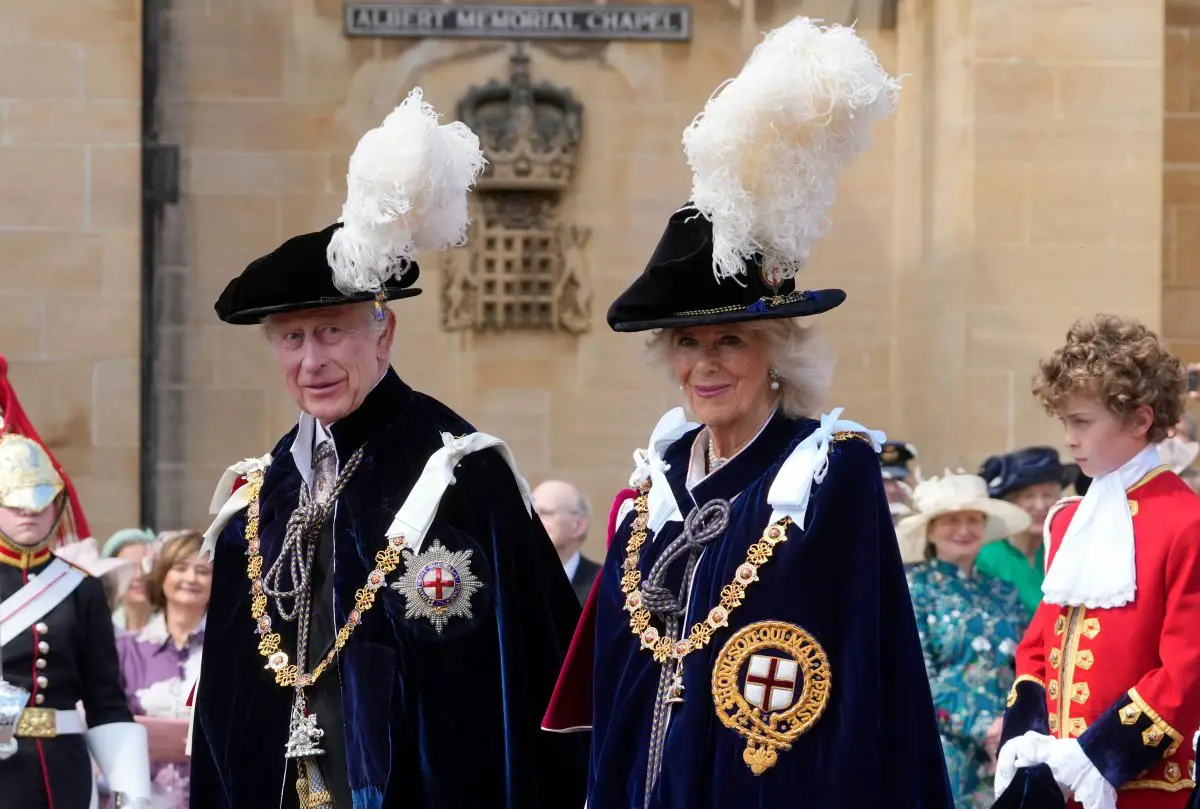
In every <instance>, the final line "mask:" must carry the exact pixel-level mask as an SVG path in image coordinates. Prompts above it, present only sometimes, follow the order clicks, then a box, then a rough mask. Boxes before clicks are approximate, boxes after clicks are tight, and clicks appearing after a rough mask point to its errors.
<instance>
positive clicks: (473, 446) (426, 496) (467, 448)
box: [386, 433, 533, 553]
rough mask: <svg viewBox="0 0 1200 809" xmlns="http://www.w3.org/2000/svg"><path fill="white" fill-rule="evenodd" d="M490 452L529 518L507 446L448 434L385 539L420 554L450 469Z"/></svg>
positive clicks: (528, 503)
mask: <svg viewBox="0 0 1200 809" xmlns="http://www.w3.org/2000/svg"><path fill="white" fill-rule="evenodd" d="M485 449H494V450H496V452H498V453H500V457H502V458H503V459H504V460H505V462H506V463H507V464H508V466H509V468H510V469H512V473H513V477H514V478H515V479H516V482H517V488H518V489H519V490H520V492H521V499H522V500H523V501H524V502H525V510H526V511H527V512H529V514H530V516H532V515H533V506H532V503H533V500H532V498H531V496H530V491H529V483H528V482H526V480H525V478H524V477H522V476H521V473H520V472H519V471H517V461H516V459H515V458H513V454H512V451H511V450H510V449H509V448H508V445H507V444H505V443H504V442H503V441H501V440H500V439H499V438H496V437H495V436H493V435H488V434H487V433H471V434H470V435H465V436H460V437H457V438H456V437H454V436H452V435H450V433H442V448H441V449H439V450H437V451H436V452H434V453H433V455H431V456H429V460H428V461H426V462H425V469H424V470H422V472H421V477H419V478H418V479H417V482H416V484H415V485H414V486H413V487H412V490H411V491H410V492H409V493H408V497H406V498H405V500H404V504H403V505H402V506H400V510H399V511H397V512H396V517H395V519H393V520H392V524H391V526H389V527H388V530H387V534H386V536H387V537H388V538H392V537H400V536H402V537H404V539H405V547H407V548H408V549H409V550H411V551H412V552H413V553H420V552H421V548H422V547H423V546H424V544H425V535H426V534H428V533H429V528H430V526H432V525H433V518H434V517H435V516H436V515H437V510H438V506H439V505H440V504H441V502H442V496H443V495H444V494H445V493H446V489H447V488H449V486H450V485H451V484H453V483H454V468H455V467H456V466H458V464H459V463H460V462H461V461H462V459H463V458H465V457H466V456H468V455H470V454H471V453H473V452H479V451H480V450H485Z"/></svg>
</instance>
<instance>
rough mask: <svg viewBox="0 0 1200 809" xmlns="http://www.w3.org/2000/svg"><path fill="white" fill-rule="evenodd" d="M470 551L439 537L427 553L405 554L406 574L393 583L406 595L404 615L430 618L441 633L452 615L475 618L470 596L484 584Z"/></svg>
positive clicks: (411, 617) (395, 588)
mask: <svg viewBox="0 0 1200 809" xmlns="http://www.w3.org/2000/svg"><path fill="white" fill-rule="evenodd" d="M471 553H472V552H471V551H449V550H446V548H445V547H443V546H442V543H441V542H439V541H438V540H436V539H435V540H434V541H433V544H432V545H430V546H429V550H427V551H425V552H424V553H419V554H413V553H405V554H404V573H403V574H402V575H401V576H400V578H399V580H398V581H396V582H395V583H394V584H392V585H391V587H392V589H393V590H396V591H397V592H399V593H400V594H401V595H403V596H404V617H405V618H408V619H410V620H411V619H413V618H424V619H426V620H428V621H429V622H430V623H431V624H433V628H434V629H435V630H437V632H438V634H439V635H440V634H441V633H442V630H443V629H445V628H446V624H447V623H448V622H449V621H450V619H451V618H466V619H468V620H469V619H471V618H473V617H474V615H473V614H472V612H471V596H473V595H475V592H476V591H477V590H479V589H480V588H481V587H483V586H484V585H483V582H481V581H480V580H479V578H478V577H477V576H475V574H474V573H472V572H471Z"/></svg>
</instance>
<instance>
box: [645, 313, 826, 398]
mask: <svg viewBox="0 0 1200 809" xmlns="http://www.w3.org/2000/svg"><path fill="white" fill-rule="evenodd" d="M736 325H738V326H740V327H741V328H744V329H746V330H748V331H751V332H754V333H755V334H756V335H757V336H758V337H759V338H760V339H761V340H762V343H763V345H764V346H765V347H766V352H767V359H768V362H769V365H770V368H771V370H773V371H774V372H775V374H776V375H777V376H778V378H779V384H780V389H779V394H780V408H781V409H782V410H783V413H784V415H786V416H788V417H790V418H810V417H812V416H815V415H816V414H817V413H819V412H820V411H821V406H822V405H823V404H824V403H825V399H826V397H827V396H828V395H829V388H830V386H831V385H832V384H833V369H834V366H835V365H837V356H836V355H835V354H834V351H833V348H832V347H831V346H830V345H829V342H828V341H827V340H826V339H825V335H824V333H823V332H822V331H821V330H820V329H819V328H818V327H817V326H814V325H806V324H804V323H801V322H800V319H799V318H776V319H774V320H750V321H745V322H742V323H739V324H736ZM677 331H679V330H678V329H659V330H658V331H655V332H654V336H652V337H651V338H650V341H649V342H648V343H647V344H646V356H647V359H648V360H649V361H650V363H651V364H652V365H657V366H661V367H664V368H666V369H667V371H668V373H670V365H671V363H670V351H671V338H672V336H673V335H674V334H675V333H676V332H677Z"/></svg>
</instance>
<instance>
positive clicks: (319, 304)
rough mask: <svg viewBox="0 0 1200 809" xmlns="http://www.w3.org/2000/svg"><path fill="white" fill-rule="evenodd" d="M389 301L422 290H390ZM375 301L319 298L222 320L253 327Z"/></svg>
mask: <svg viewBox="0 0 1200 809" xmlns="http://www.w3.org/2000/svg"><path fill="white" fill-rule="evenodd" d="M386 293H387V299H388V300H389V301H398V300H401V299H402V298H415V297H416V296H418V295H420V294H421V290H420V289H414V288H412V287H409V288H408V289H390V290H386ZM373 300H375V296H374V295H372V294H370V293H366V292H364V293H363V294H361V295H339V296H333V297H323V298H317V299H315V300H311V301H293V302H291V303H281V304H276V305H274V306H260V307H257V308H254V309H242V310H240V311H237V312H232V313H230V314H229V315H227V316H226V317H224V318H222V320H224V321H225V322H226V323H229V324H231V325H234V326H253V325H255V324H258V323H262V322H263V321H264V320H266V319H267V318H268V317H269V316H271V315H279V314H283V313H284V312H300V311H303V310H305V309H325V308H327V307H330V306H344V305H346V304H350V303H366V302H368V301H373Z"/></svg>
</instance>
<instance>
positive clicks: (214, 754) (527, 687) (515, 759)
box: [191, 369, 586, 809]
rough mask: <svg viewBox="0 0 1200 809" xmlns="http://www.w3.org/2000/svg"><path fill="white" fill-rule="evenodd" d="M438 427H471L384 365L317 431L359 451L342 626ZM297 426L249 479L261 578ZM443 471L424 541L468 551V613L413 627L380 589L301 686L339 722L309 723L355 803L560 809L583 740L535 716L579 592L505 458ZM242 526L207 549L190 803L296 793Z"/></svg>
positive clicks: (340, 534)
mask: <svg viewBox="0 0 1200 809" xmlns="http://www.w3.org/2000/svg"><path fill="white" fill-rule="evenodd" d="M443 432H446V433H451V434H452V435H462V434H464V433H470V432H473V428H472V427H471V426H470V425H469V424H467V423H466V422H465V421H464V420H463V419H461V418H460V417H459V416H457V415H456V414H454V413H453V412H451V411H450V410H449V409H448V408H446V407H445V406H444V405H442V404H440V403H438V402H437V401H435V400H433V399H431V398H430V397H428V396H425V395H423V394H420V393H418V392H416V391H413V390H412V389H411V388H409V387H408V386H407V385H406V384H404V383H403V382H402V381H401V380H400V378H399V377H398V376H397V375H396V374H395V372H394V371H392V370H390V369H389V371H388V372H387V374H386V376H385V377H384V378H383V380H382V381H381V382H380V383H379V384H378V385H377V386H376V388H375V389H374V390H373V391H372V392H371V393H370V394H369V395H368V397H367V398H366V400H365V401H364V402H363V404H362V406H361V407H360V408H359V409H358V410H356V411H355V412H354V413H352V414H351V415H349V416H347V417H346V418H344V419H342V420H340V421H338V422H336V423H334V424H333V425H332V426H331V427H330V433H331V434H332V438H333V440H334V444H335V446H336V448H337V457H339V458H341V459H343V460H344V459H347V458H349V457H350V456H351V455H352V454H353V453H354V451H355V450H356V449H358V448H359V447H360V446H365V452H364V454H363V458H362V463H361V466H360V467H359V468H358V470H357V471H356V472H355V473H354V475H353V476H352V477H351V478H350V480H349V483H348V485H347V486H346V487H345V489H344V490H343V491H342V492H341V494H340V495H339V496H338V499H337V501H336V511H335V514H334V516H333V517H331V521H332V522H333V524H334V527H333V532H334V548H333V560H332V578H333V585H332V596H333V614H334V616H335V617H336V621H337V625H338V626H339V627H340V626H342V625H343V624H344V622H345V621H346V616H347V613H348V612H349V610H350V609H351V608H352V606H353V604H354V596H355V591H356V590H358V588H360V587H362V586H363V585H364V582H365V581H366V578H367V574H368V573H369V572H370V571H371V569H372V568H373V567H374V558H375V554H376V553H377V552H378V551H379V550H381V549H382V548H383V547H384V546H385V543H386V540H385V532H386V531H387V529H388V527H389V525H390V523H391V521H392V519H393V517H394V516H395V514H396V511H397V509H398V508H399V507H400V505H401V504H402V503H403V502H404V500H405V498H406V496H407V495H408V493H409V490H410V489H411V488H412V486H413V484H414V483H415V482H416V480H417V478H418V477H419V476H420V474H421V471H422V469H423V468H424V466H425V463H426V461H427V460H428V459H429V457H430V455H431V454H432V453H433V452H434V451H435V450H437V449H439V448H441V447H442V438H441V433H443ZM296 433H297V431H296V430H295V429H293V430H292V432H291V433H289V434H288V435H287V436H285V437H284V438H283V439H282V440H281V441H280V442H279V444H278V445H277V446H276V447H275V449H274V451H273V453H272V455H273V456H274V459H275V460H274V462H273V463H272V465H271V466H270V468H269V469H268V470H267V473H266V476H265V478H264V480H263V485H262V489H261V494H260V501H259V502H260V533H259V535H260V539H261V549H262V550H261V553H262V557H263V562H264V565H263V569H264V570H267V569H269V568H270V566H271V564H272V562H274V560H275V559H276V557H277V556H278V554H279V551H280V546H281V543H282V540H283V535H284V528H285V526H286V524H287V521H288V518H289V516H290V515H291V513H292V511H293V510H294V509H295V507H296V505H297V501H298V497H299V493H300V488H301V486H302V485H304V484H303V483H302V479H301V476H300V473H299V472H298V470H297V468H296V464H295V462H294V461H293V458H292V455H291V452H290V448H291V445H292V442H293V440H294V439H295V437H296ZM455 479H456V482H455V483H454V484H453V485H451V486H450V487H449V488H448V489H447V491H446V493H445V496H444V497H443V498H442V501H441V505H440V507H439V510H438V512H437V516H436V519H435V520H434V522H433V526H432V528H431V529H430V531H429V533H428V536H427V538H426V544H425V547H426V548H428V547H429V546H430V544H431V543H433V542H434V541H435V540H436V541H438V542H440V543H441V544H442V545H443V546H445V548H447V549H448V550H450V551H464V550H466V551H470V552H471V573H473V574H474V575H475V576H476V577H478V579H479V580H480V581H481V582H482V585H483V586H482V588H480V589H479V590H478V591H476V592H475V593H474V594H473V595H472V601H471V607H472V615H471V616H470V617H469V618H468V617H453V618H451V619H450V620H449V622H448V623H447V624H446V626H445V628H444V630H443V631H442V632H441V633H438V632H437V631H436V630H435V628H434V626H433V625H432V624H431V622H430V621H429V620H427V619H423V618H420V617H417V618H411V619H410V618H406V617H405V601H404V596H403V595H402V594H400V593H398V592H396V591H394V590H392V589H391V588H390V587H386V586H385V587H383V588H381V589H380V590H378V591H377V594H376V602H375V605H374V606H373V608H372V609H371V610H370V611H369V612H367V613H365V615H364V617H363V620H362V622H361V624H360V625H359V627H358V628H357V630H356V631H355V632H354V633H353V634H352V635H351V636H350V640H349V643H348V644H347V645H346V646H345V648H344V649H343V650H342V651H341V652H340V653H339V655H338V657H337V658H336V664H335V665H333V666H331V667H330V669H329V670H328V671H327V672H326V673H325V674H324V675H323V677H322V678H321V681H319V682H318V683H317V684H316V686H314V689H315V688H321V687H323V686H326V687H330V686H332V687H340V706H339V707H340V709H341V710H340V713H341V716H340V717H336V716H335V717H332V718H331V717H328V716H318V722H319V724H322V725H326V726H327V725H328V723H329V722H330V721H339V722H340V731H341V732H339V733H338V734H336V735H337V736H338V737H342V742H339V746H342V744H344V762H342V765H343V766H344V770H343V771H342V773H341V774H340V778H330V780H331V781H335V782H336V781H338V780H341V781H345V782H348V787H349V792H350V795H351V799H352V804H353V809H379V808H380V807H403V809H434V808H435V807H436V809H483V808H484V807H486V808H487V809H559V808H560V807H562V808H563V809H574V808H575V807H579V806H581V805H582V803H583V797H584V795H583V793H584V784H585V780H586V775H585V770H584V768H585V766H586V748H585V747H584V742H585V740H583V739H573V738H555V737H554V736H551V735H550V734H546V733H544V732H542V731H541V730H540V729H539V722H540V719H541V716H542V712H543V711H544V710H545V707H546V704H547V701H548V699H549V696H550V693H551V691H552V689H553V687H554V682H555V677H556V676H557V674H558V670H559V667H560V665H561V662H562V657H563V654H564V653H565V651H566V648H567V645H568V643H569V641H570V637H571V632H572V629H573V628H574V625H575V622H576V620H577V619H578V616H579V606H578V602H577V601H576V599H575V596H574V593H573V592H572V590H571V587H570V584H569V583H568V581H567V579H566V576H565V574H564V573H563V569H562V565H561V564H560V563H559V561H558V557H557V555H556V554H555V552H554V549H553V547H552V546H551V544H550V541H549V539H548V538H547V537H546V535H545V532H544V531H543V530H542V528H541V527H540V524H539V523H538V522H537V521H536V520H533V519H531V517H530V514H529V512H528V511H527V510H526V503H525V502H524V500H523V498H522V495H521V493H520V490H519V488H518V486H517V483H516V481H515V480H514V477H513V473H512V471H511V469H510V468H509V466H508V465H507V463H506V462H505V461H504V460H503V459H502V457H501V456H500V455H499V454H497V453H495V452H492V451H482V452H477V453H474V454H472V455H468V456H467V457H466V458H465V459H464V460H463V461H462V463H461V464H460V465H459V467H458V468H457V469H456V470H455ZM245 521H246V520H245V514H243V515H242V517H241V518H239V519H235V520H233V521H231V522H230V523H229V524H228V525H227V526H226V527H225V529H224V531H223V532H222V533H221V536H220V538H219V541H218V543H217V549H216V559H215V564H214V572H213V587H212V600H211V603H210V607H209V612H208V622H207V629H206V644H205V646H206V648H205V655H204V663H203V670H202V674H201V679H200V688H199V693H198V697H197V702H196V708H195V710H196V718H197V721H196V724H195V727H194V731H193V733H194V738H193V765H192V799H191V805H192V806H193V807H196V809H268V808H269V807H277V806H288V807H291V806H295V805H296V800H297V799H296V797H295V789H294V782H295V767H294V766H292V767H289V766H286V764H285V759H284V746H285V743H286V741H287V733H288V724H289V714H290V709H291V705H292V699H293V694H294V692H293V689H291V688H284V687H280V686H279V685H276V683H275V679H274V673H273V672H272V671H269V670H266V669H265V668H264V660H263V658H262V657H261V656H260V655H259V653H258V650H257V645H258V641H259V636H258V635H257V634H255V625H254V621H253V620H252V619H251V617H250V593H249V586H248V580H247V576H246V540H245ZM401 564H402V566H403V562H402V563H401ZM399 575H400V570H399V569H398V570H397V572H396V573H394V574H393V575H392V576H391V577H389V582H391V581H395V579H396V577H398V576H399ZM314 609H317V606H314ZM269 610H270V614H271V617H272V619H273V622H274V628H275V631H277V632H279V633H280V634H281V635H282V637H283V643H282V649H283V650H285V651H287V652H288V653H289V654H293V655H294V650H295V648H296V645H295V633H296V629H295V624H294V623H289V622H284V621H282V620H281V619H280V618H279V615H278V612H277V611H276V608H275V605H274V604H273V603H272V604H271V606H270V607H269ZM335 678H336V679H335ZM335 684H336V685H335ZM310 690H313V689H310ZM333 693H334V694H335V698H336V695H337V694H338V692H337V691H334V692H333ZM335 704H336V703H335ZM335 713H336V711H335ZM326 741H328V739H327V740H326ZM339 757H341V756H339ZM322 766H323V767H326V768H336V767H338V766H339V763H338V762H336V761H334V762H327V761H323V762H322ZM336 793H337V791H336V790H335V796H336ZM336 809H351V807H349V806H346V807H342V806H340V805H339V806H337V807H336Z"/></svg>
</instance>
